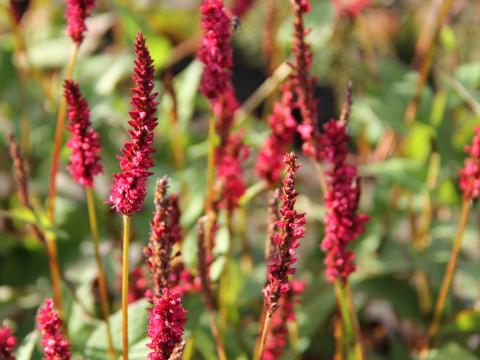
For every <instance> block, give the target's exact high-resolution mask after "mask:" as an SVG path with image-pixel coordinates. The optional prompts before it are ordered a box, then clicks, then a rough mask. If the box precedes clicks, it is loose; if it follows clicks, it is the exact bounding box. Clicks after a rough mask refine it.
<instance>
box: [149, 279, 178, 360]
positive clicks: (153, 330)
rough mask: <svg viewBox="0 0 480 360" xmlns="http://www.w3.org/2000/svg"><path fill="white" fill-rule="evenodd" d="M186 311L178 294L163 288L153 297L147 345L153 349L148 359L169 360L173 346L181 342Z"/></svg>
mask: <svg viewBox="0 0 480 360" xmlns="http://www.w3.org/2000/svg"><path fill="white" fill-rule="evenodd" d="M186 314H187V312H186V311H185V309H184V308H183V304H182V299H181V297H180V295H178V294H176V293H174V292H171V291H169V290H168V289H167V288H165V289H163V294H162V295H161V296H155V297H154V298H153V307H152V308H151V309H150V314H149V316H148V321H149V324H148V331H147V335H148V337H149V338H150V339H151V341H150V342H149V343H148V344H147V347H148V348H149V349H151V350H153V351H152V352H151V353H150V354H148V357H147V359H148V360H169V359H170V356H171V355H172V353H173V351H174V350H175V348H177V347H178V346H180V345H181V344H182V337H183V333H184V327H185V322H186V321H187V317H186Z"/></svg>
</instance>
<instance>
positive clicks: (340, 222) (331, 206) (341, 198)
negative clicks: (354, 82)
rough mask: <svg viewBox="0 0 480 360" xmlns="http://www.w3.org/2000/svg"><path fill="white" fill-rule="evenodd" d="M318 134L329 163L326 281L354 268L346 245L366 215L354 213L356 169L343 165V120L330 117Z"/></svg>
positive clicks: (344, 275) (357, 194)
mask: <svg viewBox="0 0 480 360" xmlns="http://www.w3.org/2000/svg"><path fill="white" fill-rule="evenodd" d="M324 131H325V133H324V134H322V136H321V139H320V143H321V145H322V150H323V151H322V157H323V158H324V159H325V160H326V161H327V163H329V164H330V165H331V169H330V171H328V172H327V176H328V192H327V193H326V194H325V206H326V208H327V215H326V218H325V236H324V238H323V241H322V250H323V251H325V252H326V256H325V261H324V263H325V275H326V277H327V280H328V281H329V282H334V281H335V280H336V279H338V280H341V281H345V280H346V279H347V278H348V276H349V275H350V273H352V272H353V271H355V255H354V254H353V252H352V251H350V250H348V249H347V245H348V244H349V243H350V242H352V241H354V240H355V239H356V238H357V237H358V236H359V235H360V234H361V233H362V232H363V231H364V227H365V223H366V222H367V221H368V216H367V215H365V214H357V209H358V201H359V198H360V186H359V179H358V175H357V169H356V167H354V166H350V165H347V163H346V159H347V154H348V135H347V123H346V122H345V121H337V120H330V121H329V122H328V123H326V124H325V125H324Z"/></svg>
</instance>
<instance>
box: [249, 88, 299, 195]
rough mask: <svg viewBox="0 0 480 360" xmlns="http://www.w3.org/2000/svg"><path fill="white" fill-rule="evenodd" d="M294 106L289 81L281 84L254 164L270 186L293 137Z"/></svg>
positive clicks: (278, 173)
mask: <svg viewBox="0 0 480 360" xmlns="http://www.w3.org/2000/svg"><path fill="white" fill-rule="evenodd" d="M294 107H295V104H294V95H293V93H292V86H291V83H290V82H289V83H287V84H285V85H284V86H283V88H282V96H281V99H280V100H279V101H278V102H276V103H275V104H274V106H273V110H272V113H271V114H270V116H269V117H268V125H269V126H270V129H271V132H270V135H269V136H268V138H267V140H266V141H265V143H264V144H263V145H262V147H261V148H260V151H259V154H258V158H257V164H256V166H255V170H256V172H257V175H258V176H260V177H262V178H263V179H264V180H265V181H266V182H267V183H268V184H269V185H270V187H273V186H274V185H275V184H276V183H277V182H278V181H279V180H280V174H281V171H282V168H283V157H284V155H285V153H286V148H287V146H288V145H289V144H291V143H292V142H293V139H294V137H295V130H296V127H297V122H296V121H295V118H294V116H293V114H292V111H293V109H294Z"/></svg>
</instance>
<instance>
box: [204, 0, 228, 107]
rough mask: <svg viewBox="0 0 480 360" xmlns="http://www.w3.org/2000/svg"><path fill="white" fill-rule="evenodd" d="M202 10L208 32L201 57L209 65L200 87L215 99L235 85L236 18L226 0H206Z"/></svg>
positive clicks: (205, 69) (206, 94) (211, 98)
mask: <svg viewBox="0 0 480 360" xmlns="http://www.w3.org/2000/svg"><path fill="white" fill-rule="evenodd" d="M200 12H201V14H202V29H203V33H204V36H203V40H202V46H201V48H200V50H199V52H198V57H199V59H200V61H201V62H202V63H203V64H204V66H205V67H204V70H203V74H202V81H201V83H200V91H201V92H202V94H203V95H204V96H205V97H207V98H208V99H210V101H212V102H215V101H217V100H218V99H219V97H220V96H222V95H223V94H224V93H225V92H226V91H227V90H228V88H229V87H230V86H231V85H230V78H231V70H232V66H233V60H232V55H233V49H232V44H231V37H232V25H231V22H232V20H231V18H230V16H229V15H228V14H227V11H226V9H225V7H224V4H223V0H204V1H203V3H202V5H201V7H200Z"/></svg>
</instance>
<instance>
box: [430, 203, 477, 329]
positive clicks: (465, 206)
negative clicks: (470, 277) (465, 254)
mask: <svg viewBox="0 0 480 360" xmlns="http://www.w3.org/2000/svg"><path fill="white" fill-rule="evenodd" d="M470 206H471V203H470V201H468V200H465V199H464V200H463V202H462V210H461V213H460V223H459V225H458V230H457V233H456V235H455V240H454V242H453V248H452V253H451V255H450V260H449V261H448V266H447V270H446V271H445V275H444V277H443V282H442V287H441V289H440V293H439V294H438V299H437V303H436V305H435V312H434V315H433V321H432V324H431V325H430V328H429V329H428V336H429V338H430V339H431V338H433V337H434V336H435V335H436V333H437V330H438V327H439V325H440V320H441V318H442V313H443V309H444V307H445V302H446V300H447V295H448V291H449V289H450V285H451V283H452V279H453V274H454V272H455V267H456V264H457V259H458V254H459V253H460V249H461V247H462V239H463V234H464V232H465V225H466V224H467V219H468V214H469V212H470Z"/></svg>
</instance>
